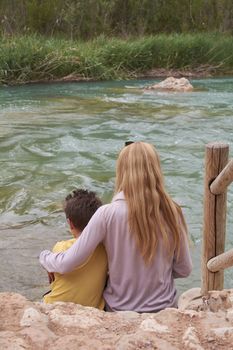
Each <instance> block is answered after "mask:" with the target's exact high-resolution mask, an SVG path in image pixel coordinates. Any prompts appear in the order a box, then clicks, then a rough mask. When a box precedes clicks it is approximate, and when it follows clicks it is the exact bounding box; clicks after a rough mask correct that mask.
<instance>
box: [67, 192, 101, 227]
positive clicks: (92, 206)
mask: <svg viewBox="0 0 233 350" xmlns="http://www.w3.org/2000/svg"><path fill="white" fill-rule="evenodd" d="M101 205H102V202H101V200H100V199H99V198H98V197H97V196H96V194H95V192H92V191H88V190H84V189H75V190H73V191H72V192H71V193H70V194H69V195H68V196H67V197H66V199H65V202H64V212H65V215H66V218H67V219H69V220H70V221H72V223H73V225H74V227H75V228H77V229H79V230H80V231H82V230H83V229H84V228H85V226H86V225H87V224H88V222H89V220H90V219H91V217H92V215H93V214H94V213H95V212H96V210H97V209H98V208H99V207H101Z"/></svg>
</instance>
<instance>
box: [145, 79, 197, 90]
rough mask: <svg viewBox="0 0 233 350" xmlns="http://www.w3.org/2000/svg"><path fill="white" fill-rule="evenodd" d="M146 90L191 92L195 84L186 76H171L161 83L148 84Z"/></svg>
mask: <svg viewBox="0 0 233 350" xmlns="http://www.w3.org/2000/svg"><path fill="white" fill-rule="evenodd" d="M146 90H165V91H177V92H189V91H193V86H192V85H191V83H190V82H189V80H188V79H186V78H174V77H169V78H167V79H165V80H163V81H161V82H160V83H157V84H154V85H151V86H148V87H147V88H146Z"/></svg>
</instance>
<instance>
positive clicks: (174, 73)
mask: <svg viewBox="0 0 233 350" xmlns="http://www.w3.org/2000/svg"><path fill="white" fill-rule="evenodd" d="M168 77H174V78H182V77H184V78H187V79H199V78H203V79H207V78H218V77H233V73H228V72H216V70H215V69H214V68H212V67H200V68H197V69H194V70H182V69H166V68H155V69H151V70H149V71H146V72H144V73H139V74H135V75H134V76H133V77H130V78H127V77H126V78H125V79H122V78H119V79H111V80H105V79H103V80H102V79H96V78H90V77H84V76H81V75H78V74H76V75H75V74H69V75H67V76H64V77H61V78H54V79H38V80H28V81H24V82H17V81H13V82H9V83H7V82H3V83H0V86H21V85H33V84H56V83H87V82H90V83H91V82H102V81H114V80H115V81H118V80H119V81H120V80H129V81H130V80H140V79H148V80H149V79H151V80H152V79H159V78H163V79H166V78H168Z"/></svg>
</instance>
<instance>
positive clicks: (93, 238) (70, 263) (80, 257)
mask: <svg viewBox="0 0 233 350" xmlns="http://www.w3.org/2000/svg"><path fill="white" fill-rule="evenodd" d="M104 210H105V206H102V207H100V208H99V209H98V210H97V211H96V213H95V214H94V215H93V217H92V218H91V220H90V222H89V223H88V225H87V226H86V227H85V229H84V230H83V232H82V234H81V236H80V237H79V239H78V240H76V242H75V243H74V244H73V245H72V246H71V247H70V248H69V249H68V250H66V251H65V252H61V253H52V252H50V251H48V250H44V251H43V252H41V254H40V263H41V265H42V266H43V267H44V268H45V269H46V270H47V271H49V272H58V273H60V274H64V273H66V272H70V271H72V270H73V269H74V268H75V267H76V266H79V265H81V264H82V263H83V262H84V261H85V260H86V259H87V257H88V256H89V255H91V253H92V252H93V251H94V250H95V248H96V247H97V245H98V244H99V243H100V242H102V241H103V239H104V237H105V233H106V221H105V215H104Z"/></svg>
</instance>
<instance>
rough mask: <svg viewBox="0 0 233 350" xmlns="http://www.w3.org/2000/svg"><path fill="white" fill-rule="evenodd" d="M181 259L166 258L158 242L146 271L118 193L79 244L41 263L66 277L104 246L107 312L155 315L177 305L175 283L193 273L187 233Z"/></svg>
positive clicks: (47, 256) (95, 217) (44, 256)
mask: <svg viewBox="0 0 233 350" xmlns="http://www.w3.org/2000/svg"><path fill="white" fill-rule="evenodd" d="M180 230H181V232H182V235H183V239H182V240H181V248H180V254H179V258H177V255H176V252H175V253H174V255H173V256H169V254H168V253H167V251H166V249H165V247H164V245H163V243H162V242H161V241H160V242H159V243H158V246H157V251H156V254H155V257H154V260H153V262H152V264H150V265H149V266H146V265H145V263H144V261H143V259H142V257H141V254H140V252H139V250H138V248H137V247H136V244H135V240H134V238H133V236H132V235H131V234H130V232H129V227H128V222H127V205H126V202H125V199H124V194H123V193H122V192H120V193H118V194H117V195H116V196H115V197H114V198H113V200H112V202H111V203H110V204H107V205H103V206H102V207H100V208H99V209H98V210H97V212H96V213H95V214H94V215H93V217H92V218H91V220H90V222H89V224H88V225H87V226H86V228H85V229H84V231H83V232H82V234H81V236H80V237H79V238H78V239H77V241H76V242H75V243H74V244H73V245H72V247H71V248H69V249H68V250H67V251H66V252H63V253H51V252H50V251H48V250H45V251H43V252H41V254H40V263H41V265H42V266H43V267H44V268H45V269H46V270H47V271H49V272H58V273H61V274H64V273H66V272H69V271H72V270H73V269H74V268H75V267H76V266H78V265H80V264H82V263H83V262H84V261H85V260H86V259H87V257H88V256H89V255H90V254H91V253H92V252H93V251H94V249H95V248H96V246H97V245H98V244H99V243H100V242H103V244H104V246H105V248H106V251H107V256H108V266H109V279H108V283H107V286H106V288H105V291H104V299H105V301H106V303H107V305H108V307H109V309H110V310H113V311H115V310H133V311H138V312H156V311H159V310H162V309H164V308H166V307H175V306H176V289H175V286H174V278H177V277H187V276H188V275H189V274H190V272H191V270H192V262H191V257H190V252H189V247H188V241H187V233H186V232H185V228H184V227H182V226H181V227H180Z"/></svg>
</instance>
